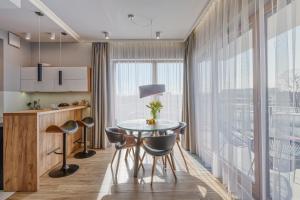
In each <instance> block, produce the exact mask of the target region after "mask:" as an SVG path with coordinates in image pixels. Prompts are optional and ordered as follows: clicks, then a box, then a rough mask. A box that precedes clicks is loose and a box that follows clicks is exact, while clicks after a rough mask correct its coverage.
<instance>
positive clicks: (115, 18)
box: [0, 0, 208, 41]
mask: <svg viewBox="0 0 300 200" xmlns="http://www.w3.org/2000/svg"><path fill="white" fill-rule="evenodd" d="M1 1H2V0H1ZM41 1H42V2H43V3H44V4H45V5H46V6H47V7H48V8H49V9H50V10H52V11H53V12H54V13H55V15H56V16H57V17H59V18H60V19H61V20H62V21H63V22H64V23H65V24H67V25H68V26H69V27H70V28H71V29H72V30H73V31H74V32H76V33H77V34H78V35H79V36H80V39H79V40H80V41H99V40H103V39H104V34H103V33H102V32H103V31H107V32H109V35H110V38H111V39H153V38H155V32H156V31H160V32H161V39H180V40H182V39H185V38H186V37H187V35H188V34H189V33H190V31H191V30H192V28H193V26H194V24H195V21H196V20H197V18H198V16H199V15H200V13H201V11H202V10H203V8H204V7H205V6H206V4H207V2H208V0H88V1H87V0H41ZM21 3H22V5H21V8H11V9H7V8H6V9H3V8H2V9H1V7H0V19H1V21H0V29H4V30H9V31H12V32H14V33H18V34H20V35H23V34H22V33H24V32H30V33H32V34H33V40H34V41H36V40H37V37H36V36H37V32H38V31H37V30H38V28H37V24H38V23H37V22H38V20H37V16H36V15H35V14H34V13H33V12H34V11H36V10H37V8H36V7H35V6H33V5H32V4H31V3H30V2H29V1H28V0H22V2H21ZM128 14H134V15H135V17H134V19H133V21H130V20H129V19H128V17H127V16H128ZM46 15H47V14H46ZM150 20H152V26H150ZM151 30H152V31H151ZM61 31H62V29H61V28H60V27H59V26H58V25H57V24H56V23H54V22H53V21H52V20H51V19H49V18H48V17H47V16H44V17H42V19H41V32H43V34H42V41H49V39H48V34H47V33H48V32H57V33H59V32H61ZM72 40H73V39H72V38H71V37H70V36H67V37H66V38H64V41H72Z"/></svg>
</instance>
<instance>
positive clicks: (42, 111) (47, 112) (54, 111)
mask: <svg viewBox="0 0 300 200" xmlns="http://www.w3.org/2000/svg"><path fill="white" fill-rule="evenodd" d="M85 108H87V106H66V107H62V108H59V109H57V110H54V109H51V108H45V109H41V110H22V111H16V112H6V113H3V115H4V116H5V115H18V114H19V115H26V114H28V115H32V114H36V115H43V114H50V113H57V112H64V111H71V110H79V109H85Z"/></svg>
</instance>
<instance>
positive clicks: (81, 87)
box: [54, 79, 89, 92]
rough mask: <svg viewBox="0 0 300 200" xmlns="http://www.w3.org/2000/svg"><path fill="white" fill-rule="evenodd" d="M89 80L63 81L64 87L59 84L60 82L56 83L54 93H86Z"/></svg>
mask: <svg viewBox="0 0 300 200" xmlns="http://www.w3.org/2000/svg"><path fill="white" fill-rule="evenodd" d="M88 89H89V88H88V83H87V80H86V79H85V80H68V79H63V80H62V85H59V84H58V80H56V81H55V83H54V91H58V92H86V91H88Z"/></svg>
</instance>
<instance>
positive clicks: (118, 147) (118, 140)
mask: <svg viewBox="0 0 300 200" xmlns="http://www.w3.org/2000/svg"><path fill="white" fill-rule="evenodd" d="M105 132H106V135H107V138H108V141H109V142H110V143H112V144H115V152H114V155H113V158H112V161H111V166H112V165H113V162H114V159H115V156H116V154H117V152H119V154H118V161H117V168H116V177H117V174H118V169H119V163H120V158H121V153H122V150H123V149H126V155H125V160H127V156H128V154H129V153H130V152H131V151H132V152H133V154H134V147H135V146H136V145H137V143H136V141H135V138H134V136H132V135H128V134H127V133H126V131H125V130H123V129H120V128H115V127H109V128H106V129H105ZM139 159H140V160H141V158H139ZM142 167H143V169H144V166H142Z"/></svg>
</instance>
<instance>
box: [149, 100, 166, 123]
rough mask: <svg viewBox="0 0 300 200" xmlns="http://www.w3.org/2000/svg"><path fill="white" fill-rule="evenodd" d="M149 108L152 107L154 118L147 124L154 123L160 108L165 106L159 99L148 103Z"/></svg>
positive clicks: (151, 112) (151, 111)
mask: <svg viewBox="0 0 300 200" xmlns="http://www.w3.org/2000/svg"><path fill="white" fill-rule="evenodd" d="M147 107H148V108H150V114H151V117H152V119H149V120H147V124H149V125H153V124H155V122H156V119H157V115H158V113H159V112H160V110H161V109H162V108H163V105H162V104H161V102H160V101H159V100H153V101H151V102H150V103H149V105H147Z"/></svg>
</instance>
